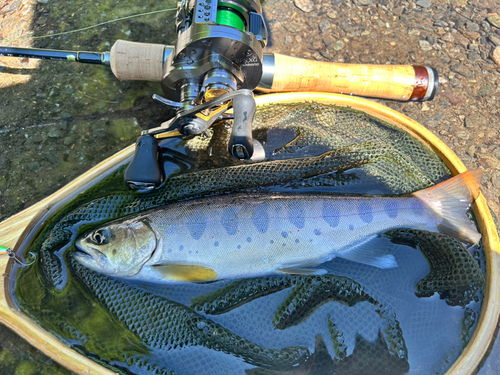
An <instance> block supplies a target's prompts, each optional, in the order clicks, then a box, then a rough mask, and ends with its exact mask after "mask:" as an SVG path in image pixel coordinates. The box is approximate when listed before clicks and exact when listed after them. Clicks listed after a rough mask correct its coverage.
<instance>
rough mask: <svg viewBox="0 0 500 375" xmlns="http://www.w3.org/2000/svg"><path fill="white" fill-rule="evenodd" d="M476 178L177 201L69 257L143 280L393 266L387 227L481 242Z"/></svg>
mask: <svg viewBox="0 0 500 375" xmlns="http://www.w3.org/2000/svg"><path fill="white" fill-rule="evenodd" d="M480 177H481V171H480V170H474V171H467V172H464V173H462V174H460V175H458V176H455V177H453V178H451V179H449V180H447V181H445V182H443V183H441V184H438V185H436V186H433V187H430V188H428V189H425V190H420V191H418V192H415V193H413V194H410V195H406V196H401V197H380V196H379V197H375V196H374V197H368V196H330V195H304V194H293V195H277V194H229V195H223V196H218V197H208V198H201V199H195V200H190V201H185V202H179V203H175V204H170V205H167V206H164V207H161V208H156V209H152V210H148V211H144V212H143V213H141V214H139V215H136V216H133V217H130V218H128V219H126V220H123V219H121V220H117V221H114V222H110V223H108V224H106V225H104V226H102V227H100V228H98V229H96V230H93V231H92V232H90V233H86V234H84V235H83V236H81V237H80V238H78V239H77V242H76V245H77V248H78V249H79V251H77V252H76V253H75V254H74V256H75V258H76V260H77V261H78V262H80V263H81V264H82V265H84V266H86V267H88V268H91V269H93V270H95V271H98V272H102V273H104V274H108V275H112V276H118V277H126V278H134V279H138V280H145V281H150V282H176V281H208V280H219V279H227V278H233V279H234V278H247V277H256V276H266V275H272V274H279V273H288V274H323V273H325V272H326V271H324V270H321V269H317V268H313V267H315V266H317V265H320V264H321V263H324V262H326V261H329V260H331V259H333V258H335V257H341V258H345V259H349V260H352V261H355V262H359V263H364V264H369V265H373V266H376V267H379V268H391V267H396V266H397V263H396V261H395V259H394V257H393V256H392V255H390V254H384V253H383V252H382V253H381V250H382V251H383V248H380V246H377V242H379V241H384V238H383V237H381V236H380V234H382V233H384V232H386V231H388V230H390V229H395V228H413V229H423V230H429V231H434V232H441V233H445V234H448V235H452V236H454V237H455V238H457V239H458V240H460V241H461V242H463V243H465V244H468V245H471V244H475V243H477V242H479V240H480V238H481V234H480V233H478V231H477V230H476V227H475V226H474V225H473V223H472V222H471V221H470V220H469V219H468V217H467V215H466V211H467V209H468V208H469V207H470V205H471V203H472V202H473V201H474V200H475V199H476V198H477V196H478V195H479V185H478V183H477V181H478V180H480Z"/></svg>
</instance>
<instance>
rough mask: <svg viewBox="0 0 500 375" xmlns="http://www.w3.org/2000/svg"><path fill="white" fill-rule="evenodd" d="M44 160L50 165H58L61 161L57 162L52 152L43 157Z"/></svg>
mask: <svg viewBox="0 0 500 375" xmlns="http://www.w3.org/2000/svg"><path fill="white" fill-rule="evenodd" d="M45 158H46V159H47V161H48V162H49V163H50V164H54V165H55V164H60V163H61V161H60V160H59V158H58V157H57V156H56V155H55V154H54V153H52V152H49V153H47V154H46V155H45Z"/></svg>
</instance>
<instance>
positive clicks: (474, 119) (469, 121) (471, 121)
mask: <svg viewBox="0 0 500 375" xmlns="http://www.w3.org/2000/svg"><path fill="white" fill-rule="evenodd" d="M486 125H487V121H486V119H485V118H484V117H483V116H481V115H479V114H477V113H473V114H471V115H469V116H466V117H465V127H466V128H477V127H478V126H486Z"/></svg>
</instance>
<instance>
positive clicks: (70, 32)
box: [1, 8, 177, 42]
mask: <svg viewBox="0 0 500 375" xmlns="http://www.w3.org/2000/svg"><path fill="white" fill-rule="evenodd" d="M173 10H177V8H170V9H160V10H155V11H151V12H146V13H139V14H133V15H131V16H126V17H121V18H116V19H114V20H110V21H105V22H101V23H97V24H95V25H92V26H87V27H82V28H81V29H76V30H71V31H65V32H62V33H56V34H50V35H41V36H26V37H23V38H17V39H2V40H1V41H2V42H16V41H18V40H26V39H43V38H51V37H54V36H61V35H68V34H73V33H78V32H80V31H85V30H90V29H93V28H96V27H99V26H103V25H106V24H108V23H114V22H118V21H124V20H128V19H131V18H135V17H141V16H148V15H151V14H157V13H164V12H171V11H173Z"/></svg>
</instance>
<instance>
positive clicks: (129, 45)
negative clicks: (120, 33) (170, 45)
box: [109, 40, 165, 82]
mask: <svg viewBox="0 0 500 375" xmlns="http://www.w3.org/2000/svg"><path fill="white" fill-rule="evenodd" d="M164 54H165V46H164V45H163V44H149V43H135V42H128V41H126V40H117V41H116V43H115V44H114V45H113V47H111V51H110V53H109V59H110V65H111V70H112V71H113V74H114V75H115V76H116V78H118V79H119V80H120V81H126V80H133V81H154V82H161V80H162V78H163V59H164Z"/></svg>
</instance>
